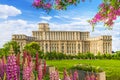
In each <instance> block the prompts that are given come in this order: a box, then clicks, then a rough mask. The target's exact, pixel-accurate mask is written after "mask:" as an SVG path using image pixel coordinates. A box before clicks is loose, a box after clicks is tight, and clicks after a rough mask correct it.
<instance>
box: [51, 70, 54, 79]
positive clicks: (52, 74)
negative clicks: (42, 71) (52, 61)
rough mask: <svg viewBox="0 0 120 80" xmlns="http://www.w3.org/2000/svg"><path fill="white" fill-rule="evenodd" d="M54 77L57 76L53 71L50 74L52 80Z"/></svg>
mask: <svg viewBox="0 0 120 80" xmlns="http://www.w3.org/2000/svg"><path fill="white" fill-rule="evenodd" d="M54 75H55V74H54V71H51V72H50V80H54Z"/></svg>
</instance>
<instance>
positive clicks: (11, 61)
mask: <svg viewBox="0 0 120 80" xmlns="http://www.w3.org/2000/svg"><path fill="white" fill-rule="evenodd" d="M18 67H19V66H18V65H17V63H16V56H15V55H13V54H12V55H9V56H8V58H7V65H6V75H7V80H18V72H19V71H18Z"/></svg>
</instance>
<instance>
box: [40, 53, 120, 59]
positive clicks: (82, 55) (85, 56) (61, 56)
mask: <svg viewBox="0 0 120 80" xmlns="http://www.w3.org/2000/svg"><path fill="white" fill-rule="evenodd" d="M39 56H40V57H41V58H43V59H47V60H61V59H117V60H120V51H118V52H116V53H114V54H108V53H106V54H101V53H98V54H97V55H94V54H92V53H90V52H87V53H78V55H67V54H64V53H57V52H47V53H40V54H39Z"/></svg>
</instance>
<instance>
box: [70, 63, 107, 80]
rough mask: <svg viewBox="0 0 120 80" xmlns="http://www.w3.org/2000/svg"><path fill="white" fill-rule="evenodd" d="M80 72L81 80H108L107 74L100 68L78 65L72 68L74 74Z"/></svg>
mask: <svg viewBox="0 0 120 80" xmlns="http://www.w3.org/2000/svg"><path fill="white" fill-rule="evenodd" d="M75 70H77V71H78V76H79V79H80V80H89V79H90V80H106V76H105V72H104V70H103V69H102V68H100V67H95V66H91V65H86V64H78V65H75V66H74V67H72V68H71V71H72V73H74V71H75Z"/></svg>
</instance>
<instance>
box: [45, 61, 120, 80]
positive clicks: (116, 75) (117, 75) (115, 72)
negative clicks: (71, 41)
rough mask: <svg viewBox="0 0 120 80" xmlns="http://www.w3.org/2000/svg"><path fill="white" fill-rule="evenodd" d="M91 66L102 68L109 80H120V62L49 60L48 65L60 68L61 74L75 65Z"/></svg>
mask: <svg viewBox="0 0 120 80" xmlns="http://www.w3.org/2000/svg"><path fill="white" fill-rule="evenodd" d="M78 63H82V64H91V65H94V66H100V67H102V68H103V69H104V71H105V72H106V76H107V80H120V60H48V61H47V64H48V65H53V66H55V67H57V68H58V70H59V71H60V73H61V74H62V71H63V69H64V68H66V69H68V70H69V69H70V67H72V66H74V65H75V64H78Z"/></svg>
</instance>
